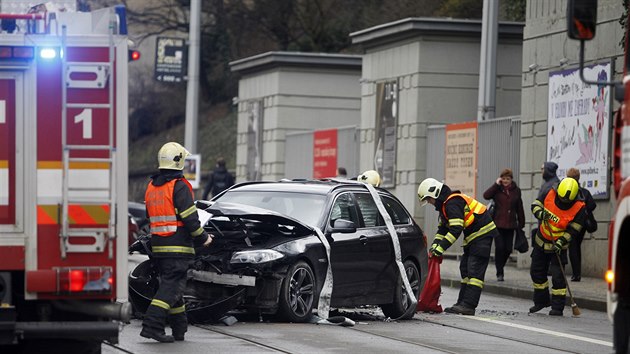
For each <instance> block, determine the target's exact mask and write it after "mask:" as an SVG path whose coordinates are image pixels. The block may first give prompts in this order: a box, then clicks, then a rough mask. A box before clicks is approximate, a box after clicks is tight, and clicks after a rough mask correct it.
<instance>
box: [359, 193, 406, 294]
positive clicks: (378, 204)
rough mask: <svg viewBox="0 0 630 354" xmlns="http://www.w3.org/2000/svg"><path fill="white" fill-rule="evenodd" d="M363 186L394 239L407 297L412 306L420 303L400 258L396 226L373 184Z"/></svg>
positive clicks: (393, 242) (397, 262) (397, 260)
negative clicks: (368, 192) (372, 199)
mask: <svg viewBox="0 0 630 354" xmlns="http://www.w3.org/2000/svg"><path fill="white" fill-rule="evenodd" d="M363 184H364V185H365V186H366V187H367V189H368V191H370V194H371V195H372V198H374V202H375V203H376V207H377V208H378V211H379V212H380V213H381V216H382V217H383V220H385V225H387V230H388V231H389V236H390V237H391V238H392V244H393V245H394V255H395V256H396V265H398V271H399V273H400V278H401V279H402V281H403V284H405V290H406V291H407V295H408V296H409V301H410V304H414V303H416V302H418V300H417V299H416V296H415V295H414V293H413V290H411V284H409V279H407V273H406V272H405V266H404V265H403V264H402V260H401V256H400V242H398V234H396V229H395V228H394V224H393V223H392V218H391V217H390V216H389V214H388V213H387V210H385V206H384V205H383V201H382V200H381V196H380V195H379V194H378V192H377V191H376V189H375V188H374V187H373V186H372V185H371V184H367V183H363Z"/></svg>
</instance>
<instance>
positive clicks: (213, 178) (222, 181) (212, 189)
mask: <svg viewBox="0 0 630 354" xmlns="http://www.w3.org/2000/svg"><path fill="white" fill-rule="evenodd" d="M233 185H234V177H233V176H232V174H231V173H230V172H229V171H228V170H227V169H226V168H225V167H224V166H217V167H216V168H215V169H214V171H212V173H211V174H210V176H209V177H208V184H206V188H205V189H204V190H203V199H208V195H210V193H212V196H213V197H214V196H215V195H217V194H219V193H221V192H223V191H224V190H226V189H228V188H230V187H232V186H233Z"/></svg>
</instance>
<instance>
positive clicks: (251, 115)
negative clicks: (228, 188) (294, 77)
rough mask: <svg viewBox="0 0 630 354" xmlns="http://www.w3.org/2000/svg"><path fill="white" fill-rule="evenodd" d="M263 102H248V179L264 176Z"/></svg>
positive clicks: (257, 178)
mask: <svg viewBox="0 0 630 354" xmlns="http://www.w3.org/2000/svg"><path fill="white" fill-rule="evenodd" d="M262 133H263V102H262V100H255V101H249V102H247V180H248V181H259V180H260V179H261V178H262Z"/></svg>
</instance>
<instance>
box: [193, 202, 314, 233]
mask: <svg viewBox="0 0 630 354" xmlns="http://www.w3.org/2000/svg"><path fill="white" fill-rule="evenodd" d="M205 211H206V212H208V213H210V214H212V217H217V216H225V217H228V218H230V217H239V218H243V219H250V220H256V221H260V222H264V223H273V224H278V225H285V226H289V227H293V228H295V230H294V231H295V232H296V233H297V234H307V233H313V232H314V229H313V228H312V227H310V226H308V225H306V224H303V223H302V222H300V221H298V220H296V219H294V218H292V217H290V216H287V215H283V214H280V213H276V212H275V211H271V210H268V209H263V208H258V207H254V206H251V205H245V204H238V203H227V202H214V203H213V204H212V205H211V206H210V207H209V208H207V209H205Z"/></svg>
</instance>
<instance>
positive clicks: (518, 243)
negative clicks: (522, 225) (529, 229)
mask: <svg viewBox="0 0 630 354" xmlns="http://www.w3.org/2000/svg"><path fill="white" fill-rule="evenodd" d="M514 231H515V232H516V238H515V239H514V249H515V250H517V251H519V252H520V253H525V252H527V251H529V243H528V242H527V237H526V236H525V231H523V229H516V230H514Z"/></svg>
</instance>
